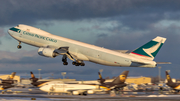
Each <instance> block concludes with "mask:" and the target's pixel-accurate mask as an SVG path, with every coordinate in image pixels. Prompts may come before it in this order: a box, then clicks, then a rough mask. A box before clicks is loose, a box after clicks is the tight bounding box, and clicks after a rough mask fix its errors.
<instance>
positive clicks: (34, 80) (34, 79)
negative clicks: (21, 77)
mask: <svg viewBox="0 0 180 101" xmlns="http://www.w3.org/2000/svg"><path fill="white" fill-rule="evenodd" d="M30 73H31V78H30V80H31V81H32V82H37V81H38V80H39V79H38V78H36V77H35V76H34V74H33V72H30Z"/></svg>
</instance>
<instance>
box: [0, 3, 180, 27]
mask: <svg viewBox="0 0 180 101" xmlns="http://www.w3.org/2000/svg"><path fill="white" fill-rule="evenodd" d="M179 8H180V7H179V1H176V0H171V1H169V0H164V1H157V0H151V1H146V0H145V1H142V0H133V1H132V0H125V1H124V0H103V1H99V0H91V1H89V0H51V1H49V0H38V1H36V0H26V1H24V0H16V1H14V0H5V1H4V0H3V1H0V14H1V17H0V25H12V24H19V23H24V24H32V23H36V21H39V20H81V19H90V18H106V17H113V16H114V17H115V16H118V18H120V20H121V21H124V23H126V24H127V25H130V24H133V23H136V25H137V26H138V25H144V24H143V23H146V22H149V23H150V21H157V20H159V19H160V18H161V19H162V18H168V19H179V17H178V15H179V13H178V12H179ZM173 12H176V13H173ZM171 13H173V14H174V16H173V17H171V16H170V15H171ZM126 20H130V21H129V23H130V22H132V23H130V24H129V23H128V22H126ZM137 20H138V21H139V22H138V23H137ZM151 23H152V22H151Z"/></svg>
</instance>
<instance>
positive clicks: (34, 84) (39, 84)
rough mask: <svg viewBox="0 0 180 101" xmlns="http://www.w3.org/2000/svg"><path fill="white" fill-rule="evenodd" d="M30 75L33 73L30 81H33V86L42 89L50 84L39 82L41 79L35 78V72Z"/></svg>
mask: <svg viewBox="0 0 180 101" xmlns="http://www.w3.org/2000/svg"><path fill="white" fill-rule="evenodd" d="M30 73H31V78H30V79H29V80H30V81H31V84H32V85H33V86H36V87H41V86H42V85H43V84H45V83H46V82H49V81H38V80H39V79H38V78H36V77H35V76H34V74H33V72H30Z"/></svg>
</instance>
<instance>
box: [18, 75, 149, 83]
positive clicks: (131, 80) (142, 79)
mask: <svg viewBox="0 0 180 101" xmlns="http://www.w3.org/2000/svg"><path fill="white" fill-rule="evenodd" d="M113 80H114V79H107V80H106V81H105V82H112V81H113ZM39 81H64V82H76V83H79V84H99V82H98V81H97V80H82V81H76V79H39ZM21 83H22V84H30V83H31V81H30V80H29V79H21ZM126 83H129V84H130V83H135V84H146V83H151V78H150V77H143V76H141V77H128V78H127V79H126Z"/></svg>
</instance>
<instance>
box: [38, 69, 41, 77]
mask: <svg viewBox="0 0 180 101" xmlns="http://www.w3.org/2000/svg"><path fill="white" fill-rule="evenodd" d="M38 70H39V79H41V69H38Z"/></svg>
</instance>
